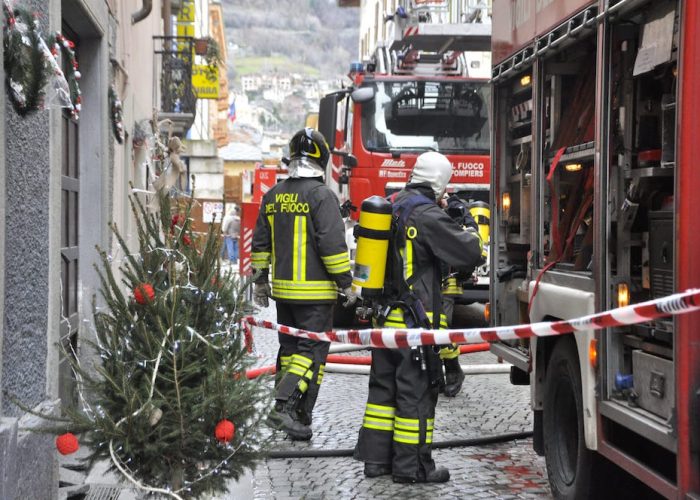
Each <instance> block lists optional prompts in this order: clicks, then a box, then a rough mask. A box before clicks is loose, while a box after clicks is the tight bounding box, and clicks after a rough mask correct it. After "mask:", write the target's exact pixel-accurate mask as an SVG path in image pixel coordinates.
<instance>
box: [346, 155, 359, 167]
mask: <svg viewBox="0 0 700 500" xmlns="http://www.w3.org/2000/svg"><path fill="white" fill-rule="evenodd" d="M343 163H344V164H345V165H346V166H348V167H350V168H354V167H356V166H357V158H356V157H355V156H354V155H352V154H349V153H348V155H347V156H346V157H345V161H344V162H343Z"/></svg>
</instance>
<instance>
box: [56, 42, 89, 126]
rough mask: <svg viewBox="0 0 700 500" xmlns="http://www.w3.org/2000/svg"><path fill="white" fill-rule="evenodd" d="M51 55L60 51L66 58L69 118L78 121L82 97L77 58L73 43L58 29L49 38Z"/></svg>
mask: <svg viewBox="0 0 700 500" xmlns="http://www.w3.org/2000/svg"><path fill="white" fill-rule="evenodd" d="M50 45H51V55H53V56H54V58H57V57H58V53H59V52H60V53H61V56H62V57H66V58H67V59H68V72H67V73H66V74H65V77H66V80H67V81H68V88H69V89H70V100H71V104H72V108H71V110H70V114H71V118H73V120H75V121H78V119H79V118H80V108H81V106H82V97H81V92H80V85H79V84H78V80H80V77H81V75H80V71H78V60H77V59H76V57H75V50H74V49H75V44H74V43H73V42H72V41H71V40H68V39H67V38H66V37H65V36H63V35H62V34H61V33H60V32H59V31H57V32H56V34H54V36H53V39H52V40H51V44H50Z"/></svg>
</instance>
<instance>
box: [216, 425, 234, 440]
mask: <svg viewBox="0 0 700 500" xmlns="http://www.w3.org/2000/svg"><path fill="white" fill-rule="evenodd" d="M235 432H236V427H235V426H234V425H233V422H231V421H230V420H226V419H224V420H219V423H218V424H216V428H215V429H214V435H215V436H216V439H217V440H218V441H220V442H222V443H230V442H231V440H232V439H233V435H234V434H235Z"/></svg>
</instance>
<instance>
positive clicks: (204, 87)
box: [192, 64, 219, 99]
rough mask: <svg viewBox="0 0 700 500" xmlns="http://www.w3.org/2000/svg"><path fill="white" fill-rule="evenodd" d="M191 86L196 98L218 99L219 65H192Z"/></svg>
mask: <svg viewBox="0 0 700 500" xmlns="http://www.w3.org/2000/svg"><path fill="white" fill-rule="evenodd" d="M192 87H193V89H194V94H195V95H196V96H197V99H218V98H219V67H218V66H208V65H206V64H195V65H193V66H192Z"/></svg>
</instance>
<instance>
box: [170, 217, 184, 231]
mask: <svg viewBox="0 0 700 500" xmlns="http://www.w3.org/2000/svg"><path fill="white" fill-rule="evenodd" d="M184 222H185V217H184V216H183V215H182V214H175V215H173V217H172V219H170V230H171V231H172V230H173V228H175V226H179V225H182V224H183V223H184Z"/></svg>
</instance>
